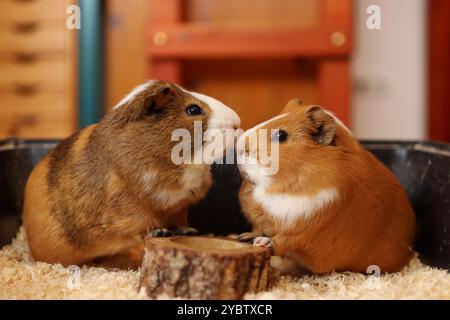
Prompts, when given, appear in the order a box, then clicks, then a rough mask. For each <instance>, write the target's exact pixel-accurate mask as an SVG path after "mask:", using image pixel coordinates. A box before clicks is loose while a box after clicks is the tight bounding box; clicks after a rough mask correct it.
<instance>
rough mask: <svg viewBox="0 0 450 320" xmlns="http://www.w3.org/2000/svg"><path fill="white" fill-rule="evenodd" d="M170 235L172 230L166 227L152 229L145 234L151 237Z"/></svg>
mask: <svg viewBox="0 0 450 320" xmlns="http://www.w3.org/2000/svg"><path fill="white" fill-rule="evenodd" d="M171 235H172V231H170V230H168V229H164V228H161V229H154V230H151V231H149V232H148V233H147V236H149V237H153V238H159V237H170V236H171Z"/></svg>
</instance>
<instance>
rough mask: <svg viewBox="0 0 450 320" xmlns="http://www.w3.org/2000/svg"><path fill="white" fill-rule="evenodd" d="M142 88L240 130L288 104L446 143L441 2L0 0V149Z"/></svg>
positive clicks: (361, 127) (66, 127) (70, 123)
mask: <svg viewBox="0 0 450 320" xmlns="http://www.w3.org/2000/svg"><path fill="white" fill-rule="evenodd" d="M74 4H75V5H77V6H79V8H80V9H81V10H80V12H81V16H80V19H81V20H80V21H81V25H80V27H81V28H80V29H71V28H70V27H68V19H69V20H70V21H71V22H72V25H73V20H71V19H72V18H73V17H74V16H75V18H76V14H77V12H76V10H73V8H74V7H69V6H70V5H74ZM371 5H376V6H378V8H379V9H380V11H379V16H378V18H381V19H380V20H379V21H380V22H381V24H380V25H379V26H378V27H379V28H375V29H372V28H369V26H368V19H369V20H370V19H373V14H374V12H373V11H371V10H369V12H368V8H369V6H371ZM75 9H76V7H75ZM370 21H372V22H373V20H370ZM154 78H158V79H164V80H169V81H174V82H178V83H180V84H182V85H184V86H186V87H187V88H189V89H191V90H195V91H200V92H202V93H205V94H208V95H211V96H214V97H216V98H218V99H220V100H222V101H223V102H224V103H225V104H227V105H229V106H231V107H233V108H234V109H235V110H236V111H237V112H238V113H239V114H240V115H241V118H242V124H243V127H244V128H248V127H250V126H253V125H255V124H257V123H259V122H261V121H263V120H266V119H268V118H270V117H272V116H274V115H276V114H277V113H279V112H280V110H281V109H282V108H283V106H284V105H285V103H286V102H287V101H288V100H289V99H291V98H294V97H299V98H301V99H302V100H303V101H304V103H306V104H320V105H323V106H325V107H326V108H328V109H330V110H332V111H334V112H335V114H336V115H338V116H339V117H340V118H341V119H342V120H343V121H344V122H345V123H346V124H347V125H349V126H350V127H351V128H352V130H353V131H354V132H355V134H356V136H357V137H358V138H361V139H434V140H441V141H450V106H449V101H450V1H440V0H429V1H426V0H396V1H392V0H370V1H369V0H354V1H352V0H128V1H123V0H103V1H102V0H79V1H75V0H0V139H4V138H34V139H38V138H39V139H41V138H62V137H65V136H67V135H69V134H70V133H71V132H73V131H74V130H76V129H77V128H78V127H84V126H86V125H88V124H90V123H93V122H97V121H98V120H99V119H100V118H101V117H102V115H103V114H104V113H105V112H107V111H108V110H110V109H111V108H112V107H113V106H114V105H115V104H116V103H117V102H118V101H119V100H120V99H121V98H122V97H123V96H124V95H125V94H126V93H127V92H129V91H130V90H131V89H132V88H133V87H134V86H136V85H137V84H139V83H141V82H143V81H145V80H146V79H154Z"/></svg>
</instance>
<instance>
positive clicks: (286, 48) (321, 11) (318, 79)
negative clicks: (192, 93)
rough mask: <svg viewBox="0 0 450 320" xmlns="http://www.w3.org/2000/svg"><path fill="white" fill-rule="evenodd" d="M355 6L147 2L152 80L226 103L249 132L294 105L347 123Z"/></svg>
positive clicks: (292, 0) (289, 0)
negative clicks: (319, 109) (319, 108)
mask: <svg viewBox="0 0 450 320" xmlns="http://www.w3.org/2000/svg"><path fill="white" fill-rule="evenodd" d="M351 3H352V1H351V0H340V1H336V0H277V1H275V0H246V1H240V0H227V1H219V0H185V1H182V0H149V27H148V57H149V61H150V66H149V78H158V79H166V80H170V81H175V82H180V83H182V84H184V85H185V86H187V87H188V88H190V89H193V90H197V91H200V92H203V93H206V94H209V95H212V96H214V97H217V98H219V99H221V100H222V101H224V102H225V103H226V104H228V105H230V106H232V107H233V108H235V109H236V110H237V111H238V113H239V114H240V115H241V118H242V124H243V127H244V128H248V127H250V126H253V125H255V124H257V123H259V122H261V121H263V120H266V119H268V118H270V117H272V116H274V115H275V114H277V113H278V112H279V111H280V110H281V108H282V107H283V106H284V104H285V103H286V102H287V101H288V100H289V99H291V98H294V97H299V98H301V99H302V100H303V101H304V102H305V103H307V104H321V105H323V106H325V107H326V108H328V109H331V110H332V111H334V112H335V113H336V114H337V115H338V116H339V117H340V118H341V119H342V120H343V121H344V122H346V123H347V124H348V123H349V118H350V70H349V69H350V63H349V57H350V53H351V50H352V28H353V26H352V5H351Z"/></svg>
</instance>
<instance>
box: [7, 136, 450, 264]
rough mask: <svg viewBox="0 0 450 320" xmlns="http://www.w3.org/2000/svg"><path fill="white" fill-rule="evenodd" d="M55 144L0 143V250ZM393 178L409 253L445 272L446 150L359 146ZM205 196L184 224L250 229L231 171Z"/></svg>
mask: <svg viewBox="0 0 450 320" xmlns="http://www.w3.org/2000/svg"><path fill="white" fill-rule="evenodd" d="M56 143H57V141H55V140H49V141H32V140H28V141H20V140H6V141H0V247H1V246H3V245H5V244H7V243H9V242H10V241H11V239H12V238H13V237H14V236H15V234H16V232H17V229H18V227H19V226H20V223H21V221H20V215H21V211H22V201H23V190H24V186H25V182H26V179H27V177H28V175H29V173H30V172H31V170H32V168H33V167H34V166H35V165H36V163H37V162H38V161H39V160H40V159H41V158H42V157H43V156H44V155H45V154H46V153H47V152H48V151H49V150H50V149H52V148H53V147H54V146H55V145H56ZM363 144H364V145H365V146H366V147H367V148H368V149H369V150H370V151H371V152H373V153H374V155H375V156H376V157H377V158H378V159H380V160H381V161H382V162H383V163H385V164H386V166H388V167H389V168H390V169H391V170H392V171H393V172H394V174H395V175H396V176H397V177H398V179H399V180H400V182H401V184H402V185H403V187H404V188H405V190H406V191H407V193H408V196H409V198H410V200H411V203H412V205H413V207H414V211H415V213H416V216H417V221H418V224H419V232H418V237H417V240H416V246H415V249H416V250H417V251H418V252H419V255H420V258H421V260H422V261H423V262H424V263H426V264H428V265H431V266H435V267H440V268H446V269H447V270H450V145H449V144H445V143H437V142H428V141H408V142H405V141H363ZM213 175H214V184H213V187H212V189H211V191H210V192H209V194H208V196H207V197H206V198H205V199H204V200H202V201H201V202H200V203H199V204H198V205H196V206H195V207H193V208H192V209H191V211H190V216H189V220H190V224H191V225H192V226H193V227H196V228H198V229H199V230H200V231H202V232H205V233H209V232H213V233H216V234H229V233H240V232H244V231H247V230H249V229H250V225H249V224H248V222H247V221H246V220H245V218H244V217H243V215H242V213H241V212H240V208H239V203H238V200H237V192H238V190H239V186H240V183H241V179H240V176H239V174H238V171H237V168H236V167H235V166H233V165H217V166H214V167H213Z"/></svg>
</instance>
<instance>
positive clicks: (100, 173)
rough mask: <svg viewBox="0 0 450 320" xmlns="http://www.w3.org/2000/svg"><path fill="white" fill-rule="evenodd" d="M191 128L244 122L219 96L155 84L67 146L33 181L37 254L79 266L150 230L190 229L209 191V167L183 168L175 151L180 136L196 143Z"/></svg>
mask: <svg viewBox="0 0 450 320" xmlns="http://www.w3.org/2000/svg"><path fill="white" fill-rule="evenodd" d="M194 121H201V123H202V127H203V128H202V133H205V134H206V132H207V131H208V130H212V129H217V130H218V131H223V130H227V129H234V128H237V127H239V125H240V119H239V117H238V115H237V114H236V113H235V112H234V111H233V110H231V109H230V108H228V107H227V106H225V105H224V104H222V103H221V102H219V101H218V100H216V99H213V98H211V97H208V96H205V95H202V94H199V93H195V92H189V91H187V90H185V89H183V88H181V87H179V86H177V85H175V84H171V83H167V82H163V81H148V82H146V83H144V84H142V85H140V86H139V87H137V88H136V89H135V90H134V91H132V92H131V93H130V94H129V95H128V96H127V97H125V98H124V99H123V100H122V101H121V102H119V104H118V105H117V106H116V107H115V108H114V109H113V110H112V111H111V112H109V113H108V114H106V115H105V117H104V118H103V119H102V120H101V121H100V122H99V123H98V124H94V125H91V126H89V127H87V128H84V129H82V130H79V131H77V132H75V133H74V134H72V135H71V136H70V137H68V138H67V139H65V140H63V141H62V142H60V143H59V144H58V145H57V146H56V147H55V148H54V149H53V150H52V151H50V152H49V154H48V155H47V156H45V157H44V159H43V160H42V161H41V162H40V163H39V164H38V165H37V166H36V167H35V168H34V170H33V171H32V173H31V175H30V177H29V179H28V182H27V184H26V190H25V199H24V209H23V210H24V211H23V223H24V227H25V229H26V233H27V236H28V243H29V246H30V250H31V253H32V255H33V257H34V258H35V259H36V260H40V261H45V262H49V263H61V264H63V265H66V266H67V265H72V264H82V263H86V262H90V261H92V260H94V259H96V258H98V257H104V256H109V255H114V254H118V253H120V252H122V251H124V250H127V249H128V248H131V247H133V246H135V245H137V244H140V243H142V240H143V237H144V236H145V234H146V233H147V232H149V231H150V230H155V229H156V231H153V234H154V235H156V236H158V235H168V234H169V233H170V232H169V231H168V230H167V229H172V232H174V233H181V234H185V233H189V232H192V231H193V230H192V228H188V226H187V211H188V208H189V206H191V205H192V204H194V203H196V202H198V201H199V200H200V199H201V198H203V197H204V196H205V195H206V193H207V191H208V189H209V187H210V185H211V173H210V165H209V164H210V163H209V164H208V163H204V162H202V163H199V164H189V163H181V164H176V163H174V162H173V161H172V157H171V153H172V149H173V148H174V146H175V144H177V141H172V140H173V139H172V133H173V132H174V130H176V129H182V130H183V131H184V132H188V133H190V134H191V135H192V136H194V134H193V131H194ZM197 123H198V122H197ZM202 143H203V144H206V142H202ZM222 147H223V148H225V147H227V146H222ZM223 151H224V150H223Z"/></svg>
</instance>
